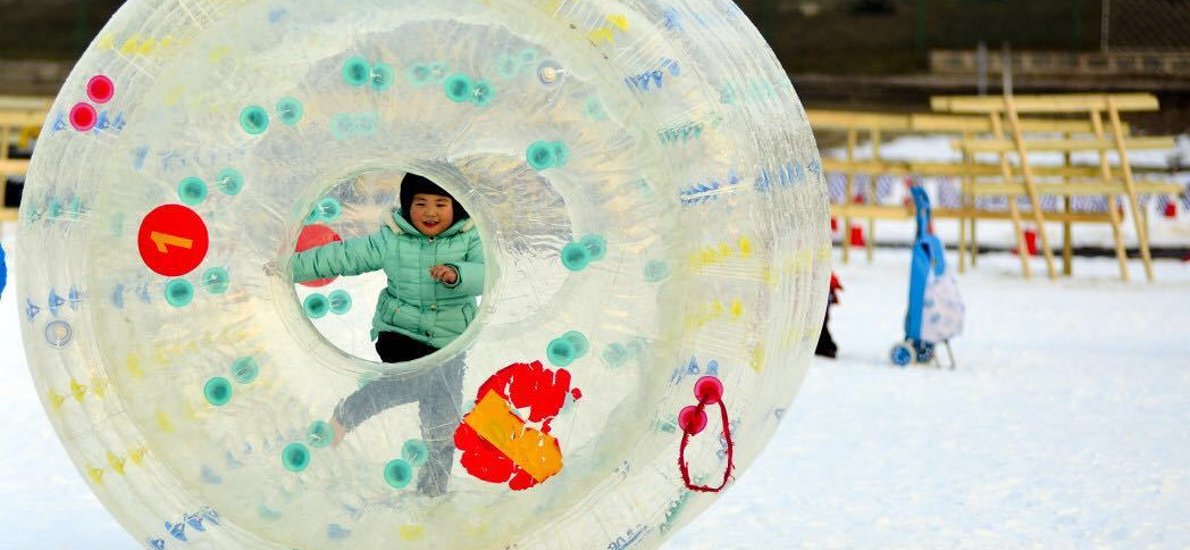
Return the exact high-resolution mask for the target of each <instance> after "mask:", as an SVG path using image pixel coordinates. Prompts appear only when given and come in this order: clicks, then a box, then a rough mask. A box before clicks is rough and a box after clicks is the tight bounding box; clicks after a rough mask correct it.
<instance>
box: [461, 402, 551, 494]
mask: <svg viewBox="0 0 1190 550" xmlns="http://www.w3.org/2000/svg"><path fill="white" fill-rule="evenodd" d="M464 422H466V423H467V425H468V426H471V429H473V430H475V432H476V433H478V434H479V436H480V437H482V438H484V439H485V440H486V441H487V442H488V443H491V444H492V445H493V446H494V447H496V449H498V450H499V451H500V452H502V453H504V456H507V457H508V458H510V459H511V460H512V461H513V463H514V464H516V465H517V466H519V467H520V468H521V469H522V470H524V471H526V472H528V473H529V475H531V476H533V479H535V480H537V481H538V482H541V481H544V480H545V479H547V478H549V477H550V476H552V475H554V474H556V473H558V472H560V471H562V451H561V450H560V449H559V448H558V444H557V440H556V439H554V438H553V437H552V436H550V435H549V434H544V433H541V432H540V431H538V430H535V429H533V428H526V427H525V423H524V421H522V420H521V419H520V418H519V417H517V415H515V414H513V412H512V411H511V410H509V408H508V404H507V403H505V401H504V400H503V399H501V398H500V396H499V395H498V394H496V392H494V391H489V392H488V393H487V395H484V396H483V399H480V400H479V403H476V404H475V410H473V411H471V413H470V414H468V415H467V417H466V418H465V419H464Z"/></svg>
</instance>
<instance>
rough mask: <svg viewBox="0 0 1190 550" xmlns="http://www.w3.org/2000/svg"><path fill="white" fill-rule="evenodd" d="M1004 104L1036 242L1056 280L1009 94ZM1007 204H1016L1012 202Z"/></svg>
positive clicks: (1015, 113)
mask: <svg viewBox="0 0 1190 550" xmlns="http://www.w3.org/2000/svg"><path fill="white" fill-rule="evenodd" d="M1004 104H1005V109H1004V114H1005V115H1006V116H1007V117H1008V125H1009V127H1010V129H1011V130H1012V141H1014V142H1016V153H1017V162H1019V163H1020V168H1021V173H1022V174H1024V176H1025V189H1027V190H1028V191H1029V193H1028V195H1029V204H1030V206H1032V209H1033V212H1032V214H1033V222H1034V223H1036V224H1037V228H1036V231H1037V240H1039V241H1041V243H1040V244H1041V256H1042V257H1043V258H1044V259H1045V269H1046V273H1047V274H1048V275H1049V276H1050V279H1051V280H1052V279H1056V278H1058V273H1057V271H1055V270H1054V251H1053V250H1051V249H1050V241H1049V236H1048V235H1046V231H1045V213H1044V212H1043V211H1042V210H1041V197H1039V196H1038V195H1037V188H1036V186H1035V185H1034V181H1035V180H1034V175H1033V163H1032V162H1030V161H1029V150H1028V149H1026V143H1025V136H1024V133H1023V132H1022V131H1021V121H1020V116H1019V114H1018V111H1017V103H1016V98H1015V97H1013V95H1012V94H1011V93H1009V94H1006V95H1005V96H1004ZM1008 202H1009V203H1012V204H1016V203H1015V202H1014V201H1008Z"/></svg>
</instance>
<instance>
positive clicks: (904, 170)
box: [808, 94, 1182, 280]
mask: <svg viewBox="0 0 1190 550" xmlns="http://www.w3.org/2000/svg"><path fill="white" fill-rule="evenodd" d="M931 105H932V106H933V107H934V108H935V109H937V110H941V111H949V113H948V114H903V115H898V114H883V113H859V112H847V111H825V110H810V111H809V112H808V115H809V118H810V122H811V124H812V125H813V126H814V128H815V129H816V130H818V131H821V130H831V131H842V132H845V133H846V146H845V149H844V151H845V157H844V158H843V159H829V158H824V159H823V168H824V170H825V171H827V172H835V173H842V174H844V175H845V177H846V178H847V179H846V184H845V190H844V201H843V203H842V204H835V205H832V207H831V210H832V215H834V216H839V217H842V218H843V220H844V224H845V226H846V227H848V228H850V227H851V223H852V220H853V219H854V218H861V219H862V218H867V219H868V232H869V239H868V244H867V247H868V258H869V259H871V255H872V245H871V243H872V240H873V239H872V236H873V235H872V234H873V233H874V229H875V225H874V222H875V220H876V219H897V220H908V219H911V218H912V216H913V212H912V209H911V208H910V207H902V206H898V205H890V206H884V205H876V204H856V203H855V202H854V201H853V197H854V196H855V191H856V189H855V187H854V183H855V176H857V175H859V174H867V175H869V176H870V178H869V185H871V184H872V183H871V182H873V181H874V180H875V178H876V177H877V176H879V175H898V176H922V177H955V178H960V179H961V189H962V191H961V196H962V204H961V207H960V208H957V209H955V208H950V209H943V208H936V209H935V210H934V216H935V217H936V218H941V219H957V220H959V223H960V225H959V243H958V256H959V261H958V265H959V270H960V272H962V271H965V270H966V267H967V257H968V255H969V256H970V262H971V265H972V266H974V265H975V262H976V261H977V258H978V254H977V252H978V241H977V233H976V227H977V225H976V224H977V221H978V220H983V219H998V220H1005V219H1007V220H1010V221H1011V222H1012V223H1013V231H1014V235H1015V245H1016V249H1017V251H1018V253H1019V257H1020V260H1021V269H1022V273H1023V274H1024V276H1025V277H1026V278H1028V277H1030V276H1031V270H1030V265H1029V255H1028V253H1027V250H1026V243H1025V240H1024V238H1023V231H1022V229H1023V227H1022V226H1023V222H1024V217H1025V215H1026V213H1022V212H1021V210H1020V208H1019V206H1018V205H1017V202H1016V201H1017V198H1019V197H1028V198H1029V203H1030V209H1029V212H1028V213H1027V215H1029V216H1030V217H1031V218H1032V221H1033V222H1034V223H1036V224H1037V226H1038V232H1039V236H1041V237H1042V238H1041V241H1042V242H1041V246H1042V248H1043V249H1044V251H1045V254H1046V264H1047V269H1048V273H1049V275H1050V277H1051V278H1052V277H1056V271H1055V269H1054V264H1053V253H1052V250H1051V249H1050V247H1049V243H1048V237H1047V236H1045V235H1044V232H1045V228H1044V224H1045V223H1047V222H1060V223H1062V227H1063V254H1062V256H1063V273H1064V274H1066V275H1070V274H1071V273H1072V271H1073V267H1072V263H1073V261H1072V257H1073V246H1072V224H1073V223H1082V222H1093V223H1107V224H1111V225H1112V228H1113V235H1114V237H1115V248H1116V255H1117V258H1118V259H1119V262H1120V266H1121V270H1120V273H1121V277H1122V278H1123V279H1125V280H1127V278H1128V272H1127V265H1126V260H1127V257H1126V251H1125V248H1124V245H1123V240H1122V231H1121V222H1120V219H1119V213H1118V211H1117V209H1116V208H1115V207H1114V204H1115V202H1114V201H1115V196H1116V195H1117V194H1121V193H1123V194H1127V197H1128V200H1129V203H1130V205H1131V206H1132V208H1133V218H1134V219H1135V220H1136V222H1137V231H1138V240H1140V241H1141V254H1142V259H1143V260H1144V262H1145V268H1146V273H1147V274H1148V275H1149V278H1150V279H1151V278H1152V266H1151V254H1150V253H1149V249H1148V240H1147V233H1144V234H1143V239H1142V238H1140V236H1141V234H1142V232H1143V231H1144V228H1145V225H1144V220H1142V219H1140V217H1139V210H1140V209H1139V203H1138V199H1136V198H1135V197H1136V196H1137V195H1138V194H1140V193H1151V194H1168V195H1175V194H1178V193H1180V192H1182V189H1181V186H1180V185H1178V184H1176V183H1171V182H1150V181H1137V180H1136V179H1135V175H1136V174H1138V173H1140V172H1143V171H1142V170H1136V169H1134V168H1133V167H1132V166H1131V165H1130V164H1129V160H1128V156H1127V152H1128V151H1129V150H1138V149H1150V148H1169V147H1172V146H1173V139H1172V138H1168V137H1156V138H1149V137H1145V138H1137V137H1131V136H1130V131H1131V129H1130V128H1129V126H1128V125H1127V124H1125V123H1123V122H1122V121H1121V120H1120V117H1119V112H1121V111H1138V110H1154V109H1156V108H1157V103H1156V98H1155V97H1153V96H1151V95H1149V94H1075V95H1056V96H1016V97H1015V98H1012V97H1009V98H1004V97H974V98H972V97H946V96H944V97H936V98H932V101H931ZM1099 107H1102V108H1103V109H1102V110H1103V111H1107V116H1108V119H1109V120H1110V121H1111V134H1110V136H1109V135H1108V133H1107V130H1106V128H1105V125H1104V122H1103V118H1102V115H1100V116H1098V117H1097V116H1096V114H1097V113H1100V110H1097V108H1099ZM1113 107H1114V109H1115V115H1114V116H1113V115H1112V114H1111V112H1112V108H1113ZM1084 113H1086V114H1087V117H1086V118H1069V117H1071V115H1081V114H1084ZM1021 114H1028V115H1038V116H1031V117H1022V116H1020V115H1021ZM1063 116H1065V117H1067V118H1058V117H1063ZM1043 117H1049V118H1043ZM865 132H866V135H867V137H868V138H869V139H870V140H871V143H872V149H873V155H872V159H871V160H857V159H856V158H855V157H856V147H857V145H858V142H859V138H860V137H861V135H863V134H864V133H865ZM912 133H923V134H946V135H951V136H954V137H955V142H954V146H955V148H956V150H958V151H959V152H960V153H961V156H960V160H957V161H955V162H916V161H889V160H885V159H883V158H881V155H880V142H881V141H882V138H883V137H885V136H887V135H888V134H912ZM1026 136H1030V137H1028V138H1027V137H1026ZM1038 136H1041V137H1038ZM1055 136H1061V137H1055ZM1083 151H1085V152H1094V153H1097V154H1098V158H1099V165H1098V166H1076V165H1075V164H1074V163H1073V162H1072V155H1073V153H1075V152H1083ZM1110 151H1116V153H1117V154H1118V155H1119V156H1120V160H1121V161H1120V162H1119V164H1118V166H1117V169H1118V170H1119V171H1120V172H1121V173H1122V175H1121V176H1116V175H1114V173H1113V170H1112V168H1113V167H1112V164H1111V162H1110V159H1109V157H1108V153H1109V152H1110ZM1047 152H1048V153H1061V154H1062V156H1063V160H1064V162H1063V163H1062V165H1060V166H1035V163H1034V162H1033V161H1032V159H1031V158H1030V155H1031V154H1034V153H1047ZM990 154H994V155H995V158H996V162H995V163H994V164H989V163H987V162H985V161H986V158H987V157H988V156H989V155H990ZM981 159H982V160H981ZM1021 159H1023V160H1021ZM1047 195H1053V196H1058V197H1061V198H1062V199H1063V204H1064V208H1062V209H1061V210H1059V211H1043V210H1042V208H1041V201H1040V197H1041V196H1047ZM983 196H1003V197H1006V198H1007V199H1008V212H998V211H989V210H983V209H980V208H978V207H977V203H976V199H977V198H978V197H983ZM1073 196H1104V197H1107V203H1108V208H1107V212H1104V213H1083V212H1072V211H1071V197H1073ZM968 232H969V234H968ZM969 247H970V249H969ZM842 254H843V261H844V262H846V261H849V255H850V254H849V246H847V243H846V238H845V245H844V246H843V252H842Z"/></svg>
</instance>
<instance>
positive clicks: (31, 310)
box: [25, 298, 41, 323]
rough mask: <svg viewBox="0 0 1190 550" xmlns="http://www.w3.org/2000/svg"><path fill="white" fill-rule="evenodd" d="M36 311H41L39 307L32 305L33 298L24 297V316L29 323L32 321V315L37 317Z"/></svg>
mask: <svg viewBox="0 0 1190 550" xmlns="http://www.w3.org/2000/svg"><path fill="white" fill-rule="evenodd" d="M38 313H41V308H40V307H37V306H36V305H34V304H33V300H30V299H28V298H26V299H25V317H26V318H27V319H28V320H29V322H30V323H32V322H33V318H34V317H37V314H38Z"/></svg>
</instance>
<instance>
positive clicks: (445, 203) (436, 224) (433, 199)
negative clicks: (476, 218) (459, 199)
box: [409, 193, 455, 237]
mask: <svg viewBox="0 0 1190 550" xmlns="http://www.w3.org/2000/svg"><path fill="white" fill-rule="evenodd" d="M409 219H410V220H413V227H416V228H417V230H418V231H421V233H422V234H423V235H425V236H427V237H433V236H435V235H438V234H439V233H442V232H443V231H446V230H447V229H449V228H450V226H451V225H452V224H454V221H455V211H454V200H453V199H451V198H450V197H444V196H442V195H430V194H427V193H418V194H416V195H414V196H413V204H412V205H411V206H410V207H409Z"/></svg>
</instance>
